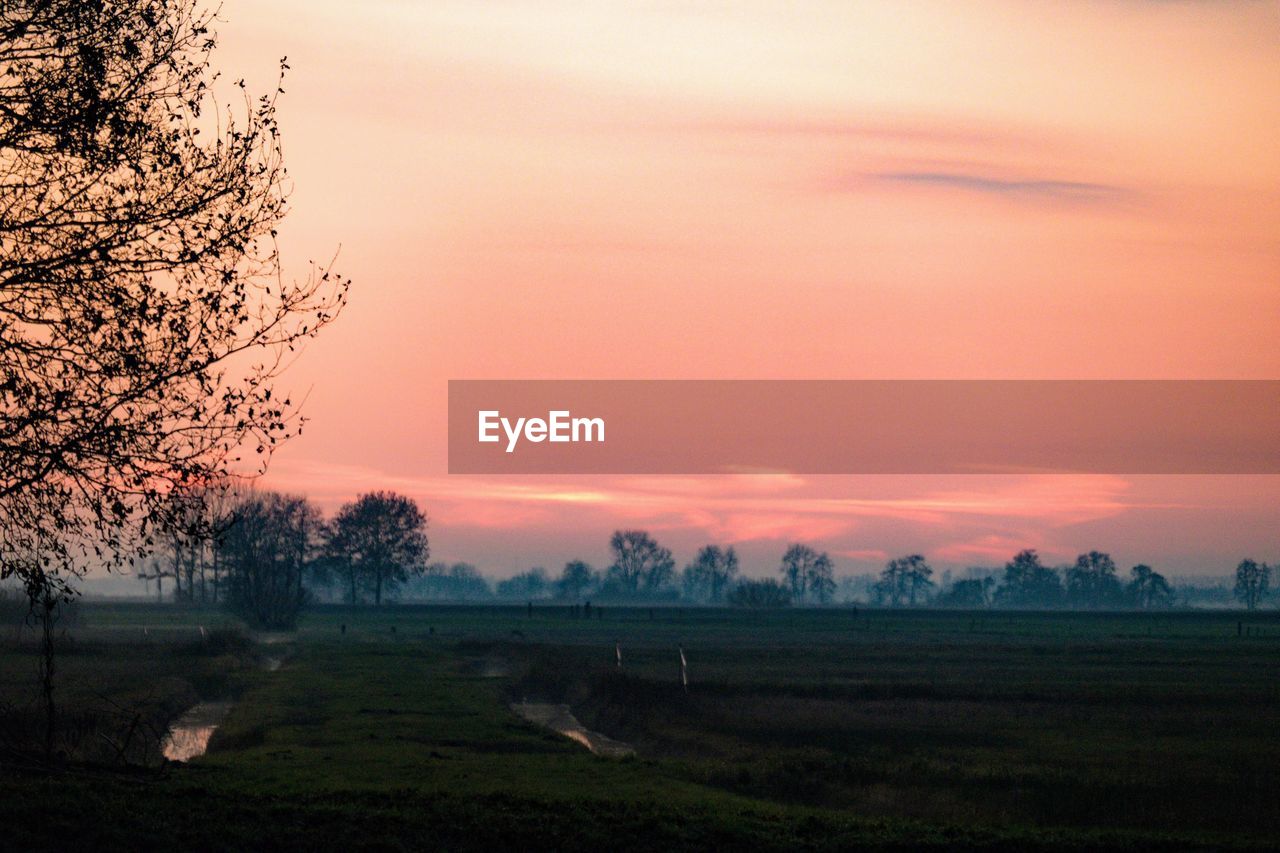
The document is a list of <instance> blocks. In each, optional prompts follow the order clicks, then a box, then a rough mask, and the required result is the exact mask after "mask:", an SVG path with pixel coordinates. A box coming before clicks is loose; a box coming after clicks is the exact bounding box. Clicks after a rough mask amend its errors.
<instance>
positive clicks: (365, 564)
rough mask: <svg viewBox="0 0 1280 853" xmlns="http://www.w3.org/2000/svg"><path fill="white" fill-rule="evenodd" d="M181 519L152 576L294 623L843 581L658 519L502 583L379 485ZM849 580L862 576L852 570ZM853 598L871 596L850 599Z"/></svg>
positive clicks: (1125, 582)
mask: <svg viewBox="0 0 1280 853" xmlns="http://www.w3.org/2000/svg"><path fill="white" fill-rule="evenodd" d="M171 500H173V501H175V502H182V503H184V508H183V509H181V510H178V509H175V510H173V511H172V514H173V515H174V517H179V518H183V519H185V520H186V522H185V526H183V527H180V528H176V529H175V530H174V531H173V532H171V533H170V535H169V540H168V551H167V555H166V556H165V558H164V559H154V560H153V561H152V563H151V567H150V570H149V571H148V572H146V573H144V574H143V575H142V576H143V577H144V578H145V579H146V580H148V581H151V582H154V583H155V584H156V591H157V594H158V595H160V596H163V583H164V582H165V581H166V580H168V581H169V582H170V584H171V594H172V597H173V598H174V599H176V600H179V601H188V602H205V603H218V602H219V601H224V602H225V603H226V604H227V605H228V606H229V607H231V608H232V609H233V610H235V611H236V612H238V613H240V614H241V615H243V616H244V617H245V618H246V619H247V620H248V621H250V622H251V623H252V624H255V625H260V626H264V627H288V626H290V625H292V624H293V622H294V620H295V619H296V617H297V613H298V611H299V609H300V608H301V607H302V606H303V605H304V604H305V603H306V601H308V600H310V599H320V600H327V601H335V602H344V603H347V604H352V605H356V604H365V603H370V604H373V605H375V606H376V605H380V604H382V603H383V602H384V601H387V600H389V599H392V598H396V599H405V600H426V601H433V600H435V601H459V602H466V601H472V602H477V601H490V600H499V601H502V600H505V601H530V602H532V601H535V600H538V601H563V602H575V603H576V602H584V601H589V600H593V599H594V600H596V601H600V602H616V603H626V602H633V603H638V602H648V603H663V602H665V603H672V604H674V603H692V604H705V605H729V606H737V607H750V608H771V607H787V606H792V605H816V606H823V605H830V604H832V603H835V601H836V598H837V592H838V590H839V588H840V586H841V582H838V581H837V579H836V577H835V575H834V569H835V566H834V562H833V561H832V559H831V557H830V555H829V554H828V553H826V552H824V551H818V550H817V549H815V548H813V547H811V546H809V545H805V544H803V543H794V544H791V545H789V546H788V547H787V548H786V550H785V551H784V552H783V553H782V555H781V557H780V560H779V562H778V565H777V569H776V577H774V578H764V579H756V578H748V577H744V576H743V575H742V574H741V563H740V560H739V557H738V554H737V551H736V550H735V549H734V547H733V546H732V545H719V544H708V545H705V546H703V547H701V548H699V549H698V550H697V552H696V553H695V555H694V557H693V559H692V560H691V561H690V562H689V563H687V564H686V565H685V566H684V567H683V568H682V569H679V570H677V568H676V565H677V564H676V560H675V558H674V556H673V554H672V552H671V550H670V549H669V548H666V547H664V546H662V545H661V544H660V543H659V542H658V541H657V540H656V539H655V538H654V537H653V536H652V534H650V533H649V532H647V531H644V530H635V529H631V530H617V531H614V533H613V535H612V536H611V537H610V539H609V551H610V557H611V560H610V563H609V565H608V566H606V567H604V568H603V569H597V568H596V567H594V566H592V565H591V564H589V563H587V562H585V561H583V560H580V559H575V560H570V561H569V562H567V563H566V564H565V565H564V567H563V568H562V569H561V571H560V573H559V574H558V576H554V577H553V576H552V575H551V574H550V573H549V572H548V571H547V570H546V569H544V568H542V567H535V568H532V569H529V570H527V571H524V572H520V573H518V574H516V575H515V576H513V577H510V578H506V579H503V580H499V581H496V582H490V580H489V579H488V578H486V577H485V576H484V575H483V574H482V573H481V571H480V570H479V569H478V568H477V567H476V566H474V565H471V564H469V563H463V562H456V563H452V564H447V563H443V562H435V563H429V562H428V558H429V556H430V547H429V543H428V540H427V535H426V527H427V517H426V514H425V513H424V512H423V511H422V510H421V509H420V508H419V507H418V505H417V504H416V503H415V502H414V501H413V500H412V499H411V498H408V497H405V496H403V495H397V494H395V493H392V492H383V491H379V492H370V493H368V494H365V495H361V496H359V497H358V498H356V499H355V500H354V501H352V502H350V503H347V504H345V505H343V506H342V507H341V508H340V509H339V510H338V511H337V512H336V513H335V514H334V516H333V517H332V518H329V519H326V518H324V517H323V515H322V514H321V513H320V512H319V511H318V510H317V509H316V508H315V507H314V506H313V505H312V504H311V503H310V502H309V501H307V500H306V499H305V498H301V497H293V496H286V495H279V494H275V493H272V492H261V491H256V490H252V489H240V490H236V489H227V488H225V487H224V488H222V489H209V488H205V489H200V490H189V491H184V492H180V493H175V494H174V495H173V496H172V497H171ZM1270 578H1271V567H1269V566H1268V565H1267V564H1265V563H1258V562H1256V561H1254V560H1244V561H1242V562H1241V563H1240V565H1239V566H1238V568H1237V571H1236V578H1235V580H1236V585H1235V589H1234V594H1235V596H1236V598H1237V599H1238V600H1239V601H1240V602H1242V603H1243V604H1244V605H1245V606H1246V607H1247V608H1249V609H1253V608H1255V607H1257V606H1258V605H1259V604H1260V603H1261V602H1262V601H1263V600H1264V599H1265V598H1266V597H1267V595H1268V594H1269V592H1270ZM844 580H846V581H847V580H848V579H847V578H846V579H844ZM1175 599H1176V596H1175V592H1174V588H1173V586H1172V584H1170V582H1169V581H1168V579H1167V578H1165V576H1164V575H1163V574H1161V573H1160V572H1158V571H1156V570H1155V569H1153V568H1152V567H1151V566H1148V565H1145V564H1139V565H1135V566H1133V567H1132V568H1131V569H1130V570H1129V572H1128V575H1127V577H1122V576H1121V574H1120V572H1119V569H1118V568H1117V566H1116V563H1115V561H1114V559H1112V557H1111V556H1110V555H1109V554H1106V553H1104V552H1101V551H1089V552H1087V553H1082V554H1080V555H1079V556H1078V557H1077V558H1076V560H1075V562H1074V563H1073V564H1070V565H1066V566H1060V567H1051V566H1047V565H1045V564H1044V562H1043V561H1042V560H1041V557H1040V555H1039V554H1038V553H1037V552H1036V551H1035V550H1032V549H1026V550H1023V551H1019V552H1018V553H1017V554H1015V555H1014V556H1013V557H1012V558H1011V559H1010V560H1009V561H1008V562H1006V563H1005V564H1004V566H1003V568H1002V569H996V570H986V571H985V572H984V573H983V575H982V576H981V577H969V578H964V579H959V580H955V581H954V582H948V581H947V580H944V581H943V583H942V584H941V586H939V584H938V583H937V582H936V581H935V579H934V570H933V568H932V567H931V566H930V565H929V562H928V560H927V559H926V558H925V557H924V556H923V555H921V554H908V555H905V556H902V557H896V558H894V559H891V560H889V561H888V562H887V563H886V564H885V567H884V569H883V570H882V571H881V572H880V574H879V575H878V576H877V577H875V578H874V579H873V580H871V582H870V583H868V584H866V587H865V594H864V595H863V596H862V597H861V603H865V604H869V605H874V606H881V607H895V608H897V607H922V606H931V607H949V608H983V607H1002V608H1011V609H1019V608H1020V609H1077V610H1090V609H1136V610H1152V609H1160V608H1168V607H1172V606H1173V605H1174V603H1175ZM844 600H845V602H851V601H852V602H857V601H858V598H855V597H853V596H845V598H844Z"/></svg>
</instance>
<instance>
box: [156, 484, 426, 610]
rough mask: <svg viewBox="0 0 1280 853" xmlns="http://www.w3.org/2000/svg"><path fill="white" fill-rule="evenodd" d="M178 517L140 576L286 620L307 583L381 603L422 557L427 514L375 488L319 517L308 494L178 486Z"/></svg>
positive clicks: (160, 591)
mask: <svg viewBox="0 0 1280 853" xmlns="http://www.w3.org/2000/svg"><path fill="white" fill-rule="evenodd" d="M170 500H171V501H173V502H175V503H181V504H182V505H183V510H182V512H180V513H175V515H176V516H177V517H179V518H181V519H182V522H181V523H180V524H178V525H176V526H174V527H173V528H171V529H170V531H169V532H168V534H167V539H166V542H167V548H166V549H165V551H164V553H162V554H158V555H156V556H154V557H153V558H152V559H151V561H150V562H149V564H148V567H147V569H146V570H145V571H143V572H142V573H140V577H141V578H142V579H143V580H145V581H147V582H149V583H154V584H155V588H156V594H157V596H158V597H162V598H163V597H164V582H165V581H166V580H168V581H170V583H171V587H170V589H171V594H172V597H173V598H174V599H175V600H177V601H185V602H199V603H211V604H217V603H225V604H226V605H227V606H228V607H229V608H230V609H231V610H233V611H235V612H236V613H238V614H239V615H241V616H242V617H244V618H245V619H246V621H248V622H249V623H250V624H252V625H255V626H257V627H262V628H289V627H292V626H293V625H294V623H295V622H296V620H297V616H298V613H299V611H300V610H301V608H302V607H303V605H304V604H305V603H306V602H307V601H308V599H309V598H310V597H311V592H310V590H311V588H312V587H315V586H330V587H336V588H337V589H339V590H341V591H342V593H343V594H344V595H345V596H346V600H347V601H348V602H349V603H351V604H360V603H363V602H365V601H372V602H373V603H374V604H381V603H382V602H383V601H384V600H385V599H386V598H387V597H388V596H390V595H392V594H394V593H395V592H396V591H397V590H398V588H399V587H400V586H401V585H403V584H404V583H405V582H407V581H408V580H409V579H410V578H412V577H415V576H418V575H421V574H424V573H425V572H426V570H427V565H426V561H427V558H428V556H429V555H430V546H429V543H428V540H427V532H426V528H427V516H426V514H425V513H423V512H422V510H421V509H420V508H419V507H418V505H417V503H416V502H415V501H414V500H413V499H411V498H408V497H405V496H403V495H397V494H394V493H392V492H385V491H375V492H369V493H368V494H364V495H360V496H359V497H358V498H356V499H355V500H354V501H352V502H350V503H347V504H344V505H343V506H342V507H341V508H340V509H339V510H338V511H337V513H335V514H334V516H333V517H332V518H329V519H326V518H325V517H324V515H323V514H322V513H321V512H320V511H319V509H317V508H316V506H315V505H314V504H313V503H312V502H311V501H309V500H308V499H307V498H304V497H300V496H296V495H283V494H279V493H276V492H269V491H259V490H256V489H252V488H246V487H243V486H241V485H237V484H234V483H232V484H227V483H224V484H222V485H220V486H218V487H202V488H200V489H189V490H178V491H175V492H174V493H173V494H172V495H171V496H170Z"/></svg>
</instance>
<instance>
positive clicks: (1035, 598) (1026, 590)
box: [995, 549, 1064, 607]
mask: <svg viewBox="0 0 1280 853" xmlns="http://www.w3.org/2000/svg"><path fill="white" fill-rule="evenodd" d="M1063 597H1064V592H1063V588H1062V578H1060V577H1059V576H1058V573H1057V572H1056V571H1054V570H1053V569H1051V568H1049V567H1047V566H1045V565H1044V564H1043V563H1041V562H1040V555H1039V554H1037V553H1036V552H1035V551H1034V550H1032V549H1026V550H1023V551H1019V552H1018V553H1017V554H1015V555H1014V557H1013V559H1012V560H1010V561H1009V562H1007V563H1005V564H1004V578H1003V580H1002V582H1001V584H1000V587H999V588H998V589H996V594H995V599H996V603H997V604H1000V605H1001V606H1004V607H1058V606H1059V605H1061V604H1062V600H1063Z"/></svg>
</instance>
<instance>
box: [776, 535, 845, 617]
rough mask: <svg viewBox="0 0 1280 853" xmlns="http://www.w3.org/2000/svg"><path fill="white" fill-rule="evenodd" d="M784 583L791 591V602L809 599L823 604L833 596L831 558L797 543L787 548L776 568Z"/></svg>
mask: <svg viewBox="0 0 1280 853" xmlns="http://www.w3.org/2000/svg"><path fill="white" fill-rule="evenodd" d="M778 571H779V573H781V575H782V578H783V582H784V583H785V584H786V586H787V589H788V591H789V592H790V593H791V600H792V601H806V600H810V599H812V600H813V601H816V602H818V603H819V604H826V603H828V602H830V601H831V598H832V596H834V595H835V590H836V584H835V579H834V578H833V577H832V565H831V558H830V557H829V556H827V554H826V552H825V551H824V552H822V553H819V552H818V551H815V550H814V549H813V548H810V547H809V546H808V545H801V544H799V543H797V544H795V545H791V546H790V547H788V548H787V550H786V553H784V554H783V555H782V564H781V565H780V566H779V567H778Z"/></svg>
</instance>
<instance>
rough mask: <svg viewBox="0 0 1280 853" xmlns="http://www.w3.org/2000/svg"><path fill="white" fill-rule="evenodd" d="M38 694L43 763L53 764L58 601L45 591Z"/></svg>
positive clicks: (41, 622) (56, 718)
mask: <svg viewBox="0 0 1280 853" xmlns="http://www.w3.org/2000/svg"><path fill="white" fill-rule="evenodd" d="M39 607H40V628H41V632H40V694H41V698H42V700H43V703H44V761H45V764H52V763H53V751H54V739H55V737H56V735H57V730H58V711H57V705H56V704H55V702H54V697H53V677H54V675H55V673H56V667H55V663H56V661H55V658H54V653H55V651H56V649H55V646H54V634H53V617H54V611H55V610H56V609H57V607H58V601H57V599H56V598H55V597H54V596H53V594H52V593H51V592H50V591H48V590H45V591H44V592H43V593H42V594H41V598H40V602H39Z"/></svg>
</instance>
